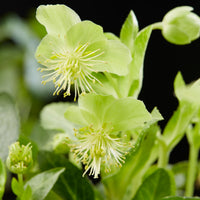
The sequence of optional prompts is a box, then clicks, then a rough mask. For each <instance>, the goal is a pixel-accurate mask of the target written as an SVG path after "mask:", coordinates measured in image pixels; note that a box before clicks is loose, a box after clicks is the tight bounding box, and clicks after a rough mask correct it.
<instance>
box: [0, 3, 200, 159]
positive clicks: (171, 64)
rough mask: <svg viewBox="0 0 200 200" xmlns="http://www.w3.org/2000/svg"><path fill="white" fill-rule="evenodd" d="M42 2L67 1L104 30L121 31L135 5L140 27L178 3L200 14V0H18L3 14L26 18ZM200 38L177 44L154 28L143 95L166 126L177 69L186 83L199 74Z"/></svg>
mask: <svg viewBox="0 0 200 200" xmlns="http://www.w3.org/2000/svg"><path fill="white" fill-rule="evenodd" d="M41 4H44V5H45V4H65V5H67V6H69V7H71V8H72V9H73V10H75V11H76V12H77V13H78V14H79V16H80V17H81V19H82V20H85V19H89V20H91V21H93V22H95V23H97V24H99V25H101V26H103V28H104V31H106V32H113V33H115V34H116V35H119V32H120V28H121V25H122V24H123V22H124V20H125V18H126V16H127V15H128V13H129V11H130V10H131V9H132V10H133V11H134V12H135V14H136V16H137V19H138V21H139V26H140V29H142V28H144V27H145V26H147V25H149V24H151V23H154V22H158V21H161V20H162V18H163V16H164V15H165V14H166V13H167V12H168V11H169V10H170V9H172V8H174V7H176V6H182V5H189V6H192V7H193V8H194V12H195V13H197V14H198V15H199V16H200V1H198V0H193V1H192V0H188V1H187V0H173V1H172V0H161V1H148V0H146V1H145V0H132V1H122V0H118V1H111V0H110V1H109V0H101V1H94V0H93V1H89V0H65V1H56V0H54V1H50V0H49V1H47V0H42V1H34V0H32V1H31V0H26V1H22V0H16V1H13V0H12V1H11V0H10V1H9V0H7V1H4V2H2V3H1V8H0V16H1V17H2V16H4V15H5V14H7V13H13V12H15V13H17V14H18V15H20V16H21V17H23V18H26V17H27V16H28V15H29V13H30V11H35V10H36V8H37V7H38V6H39V5H41ZM199 58H200V40H196V41H194V42H192V43H191V44H189V45H185V46H176V45H173V44H170V43H168V42H167V41H165V40H164V38H163V37H162V35H161V33H160V31H154V32H153V34H152V36H151V39H150V41H149V45H148V48H147V52H146V57H145V63H144V85H143V89H142V92H141V95H140V97H139V98H140V99H141V100H143V101H144V103H145V105H146V106H147V108H148V109H149V110H152V109H153V107H154V106H157V107H158V109H159V110H160V112H161V113H162V115H163V117H164V118H165V121H163V122H162V123H161V127H164V125H165V124H166V122H167V121H168V119H169V118H170V116H171V115H172V113H173V111H174V110H175V109H176V107H177V100H176V98H175V97H174V94H173V80H174V78H175V75H176V74H177V72H178V71H181V72H182V74H183V77H184V79H185V81H186V82H187V83H189V82H191V81H193V80H195V79H197V78H199V77H200V59H199ZM185 144H186V140H185V139H184V140H183V141H182V142H181V143H180V144H179V145H178V147H176V149H175V151H174V152H173V153H172V157H171V162H175V161H178V160H183V159H187V156H188V155H187V154H188V153H187V148H188V147H187V145H186V146H185Z"/></svg>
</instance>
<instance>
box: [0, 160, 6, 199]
mask: <svg viewBox="0 0 200 200" xmlns="http://www.w3.org/2000/svg"><path fill="white" fill-rule="evenodd" d="M5 184H6V169H5V166H4V163H3V162H2V160H1V159H0V199H2V197H3V194H4V190H5Z"/></svg>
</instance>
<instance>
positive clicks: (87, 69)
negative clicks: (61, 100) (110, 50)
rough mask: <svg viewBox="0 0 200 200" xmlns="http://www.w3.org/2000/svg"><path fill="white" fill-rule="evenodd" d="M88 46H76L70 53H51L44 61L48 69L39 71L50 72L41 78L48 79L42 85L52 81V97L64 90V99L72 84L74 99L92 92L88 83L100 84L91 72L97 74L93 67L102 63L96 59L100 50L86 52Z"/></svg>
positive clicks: (65, 50)
mask: <svg viewBox="0 0 200 200" xmlns="http://www.w3.org/2000/svg"><path fill="white" fill-rule="evenodd" d="M88 46H89V44H88V43H86V44H84V45H78V46H77V47H76V48H75V49H74V50H71V51H69V50H67V49H62V50H61V51H60V52H52V55H51V57H50V59H47V60H46V61H45V63H46V64H47V65H48V67H47V68H42V69H39V70H41V71H48V72H50V73H47V74H46V75H44V76H43V78H45V77H48V79H46V80H44V81H42V83H43V84H46V83H47V82H49V81H53V82H54V84H55V87H56V90H55V92H54V95H56V94H57V95H59V93H60V91H61V90H66V92H65V93H64V97H66V96H69V95H70V89H71V85H72V84H74V88H75V99H76V96H77V94H78V95H79V94H80V93H86V91H88V92H92V91H93V88H92V86H91V84H90V81H92V82H93V83H94V82H96V81H97V82H98V83H100V81H99V80H98V79H97V78H96V77H95V76H93V75H92V72H97V71H96V70H94V66H95V65H97V64H99V63H103V61H101V60H98V59H97V58H98V57H99V56H101V55H102V54H103V52H100V49H97V50H94V51H87V48H88ZM100 84H101V83H100ZM79 88H80V89H79Z"/></svg>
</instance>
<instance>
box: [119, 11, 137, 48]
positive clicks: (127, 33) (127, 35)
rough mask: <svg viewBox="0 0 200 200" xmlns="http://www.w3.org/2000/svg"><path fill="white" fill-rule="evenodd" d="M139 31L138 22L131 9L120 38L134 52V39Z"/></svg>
mask: <svg viewBox="0 0 200 200" xmlns="http://www.w3.org/2000/svg"><path fill="white" fill-rule="evenodd" d="M137 33H138V22H137V18H136V16H135V14H134V12H133V11H132V10H131V11H130V13H129V15H128V17H127V18H126V20H125V22H124V24H123V25H122V28H121V31H120V40H121V41H122V42H123V43H124V44H125V45H126V46H127V47H129V49H130V50H131V52H133V47H134V40H135V38H136V36H137Z"/></svg>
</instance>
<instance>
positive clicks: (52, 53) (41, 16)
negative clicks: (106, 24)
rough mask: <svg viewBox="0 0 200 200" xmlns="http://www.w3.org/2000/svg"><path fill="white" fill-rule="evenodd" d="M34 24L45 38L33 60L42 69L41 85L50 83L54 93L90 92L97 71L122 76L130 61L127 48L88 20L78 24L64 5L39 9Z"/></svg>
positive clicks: (74, 16) (75, 16)
mask: <svg viewBox="0 0 200 200" xmlns="http://www.w3.org/2000/svg"><path fill="white" fill-rule="evenodd" d="M36 17H37V19H38V21H39V22H40V23H41V24H43V25H44V26H45V27H46V30H47V35H46V36H45V37H44V38H43V40H42V41H41V43H40V45H39V46H38V48H37V51H36V59H37V60H38V62H39V63H41V64H42V65H44V66H46V68H41V71H46V74H45V75H44V76H43V77H44V78H45V77H48V78H47V79H46V80H44V81H43V84H45V83H46V82H49V81H53V82H54V84H55V87H56V90H55V92H54V95H55V94H57V95H58V94H59V93H60V91H61V90H64V91H65V90H66V91H65V93H64V96H68V95H70V90H71V85H72V84H73V85H74V88H75V99H76V95H77V94H80V93H86V92H91V91H93V87H92V83H94V82H98V83H100V81H99V80H98V79H97V78H96V77H95V73H97V72H110V73H114V74H117V75H125V74H127V72H128V68H127V65H128V63H129V62H130V61H131V55H130V52H129V50H128V48H127V47H126V46H125V45H123V44H122V43H121V42H120V41H118V40H108V39H107V38H106V36H105V35H104V33H103V29H102V27H101V26H99V25H96V24H94V23H93V22H91V21H81V20H80V18H79V16H78V15H77V14H76V13H75V12H74V11H73V10H71V9H70V8H69V7H67V6H64V5H47V6H40V7H39V8H38V9H37V14H36Z"/></svg>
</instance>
